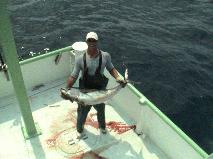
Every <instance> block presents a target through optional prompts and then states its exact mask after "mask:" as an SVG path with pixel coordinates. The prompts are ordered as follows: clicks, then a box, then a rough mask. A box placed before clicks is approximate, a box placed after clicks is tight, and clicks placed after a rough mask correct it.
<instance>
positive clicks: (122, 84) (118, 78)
mask: <svg viewBox="0 0 213 159" xmlns="http://www.w3.org/2000/svg"><path fill="white" fill-rule="evenodd" d="M116 82H118V83H119V84H120V85H121V86H122V88H124V87H125V86H126V84H127V81H126V80H123V79H122V78H121V77H120V76H118V77H117V78H116Z"/></svg>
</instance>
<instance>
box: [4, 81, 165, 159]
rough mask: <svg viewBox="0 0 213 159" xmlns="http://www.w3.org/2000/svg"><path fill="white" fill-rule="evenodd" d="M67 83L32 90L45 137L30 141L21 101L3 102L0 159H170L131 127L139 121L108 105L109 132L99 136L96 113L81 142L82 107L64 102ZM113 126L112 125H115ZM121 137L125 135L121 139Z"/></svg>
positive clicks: (39, 122) (12, 99)
mask: <svg viewBox="0 0 213 159" xmlns="http://www.w3.org/2000/svg"><path fill="white" fill-rule="evenodd" d="M64 86H65V80H59V81H55V82H54V83H51V84H46V85H45V86H44V87H41V88H39V89H38V90H34V91H29V92H28V93H29V101H30V103H31V108H32V111H33V117H34V120H35V122H37V123H38V125H39V127H40V129H41V131H42V135H40V136H38V137H34V138H31V139H29V140H25V139H24V137H23V134H22V131H21V123H22V122H21V114H20V111H19V106H18V104H17V101H16V99H15V97H11V96H9V97H7V98H4V99H0V123H1V124H0V141H1V142H0V150H1V151H0V158H1V159H14V158H16V159H19V158H20V159H44V158H45V159H67V158H68V159H72V158H73V159H74V158H76V157H80V156H81V157H82V158H101V157H103V158H110V159H118V158H122V159H130V158H131V159H167V157H166V156H165V155H164V153H162V152H161V150H160V149H158V147H157V146H155V145H154V144H153V142H152V141H150V140H149V138H148V137H144V136H143V135H141V136H138V135H137V134H135V133H134V131H133V130H132V129H130V130H128V131H126V132H125V131H124V130H125V129H128V128H130V127H131V126H132V125H134V124H135V123H133V121H131V120H129V119H128V117H127V116H124V115H123V114H121V113H119V112H117V109H116V106H110V105H106V123H107V129H108V133H107V135H103V134H100V133H99V130H98V129H97V128H96V127H97V120H96V112H95V110H94V109H92V110H91V111H90V113H89V115H88V118H87V121H86V125H85V129H86V134H87V136H88V138H87V139H84V140H77V139H76V127H75V122H76V108H77V104H76V103H71V102H69V101H65V100H62V98H61V97H60V96H59V89H60V88H61V87H64ZM110 123H111V124H110ZM119 132H120V134H119Z"/></svg>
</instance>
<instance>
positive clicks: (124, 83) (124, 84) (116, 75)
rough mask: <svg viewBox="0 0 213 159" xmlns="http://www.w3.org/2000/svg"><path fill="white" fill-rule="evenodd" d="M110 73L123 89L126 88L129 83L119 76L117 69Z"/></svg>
mask: <svg viewBox="0 0 213 159" xmlns="http://www.w3.org/2000/svg"><path fill="white" fill-rule="evenodd" d="M109 73H110V74H111V75H112V76H113V77H114V78H115V79H116V81H117V82H118V83H120V84H121V86H122V87H123V88H124V87H125V86H126V84H127V81H125V80H123V79H122V78H121V77H120V76H119V74H118V71H117V70H116V69H115V68H113V69H112V70H111V71H109Z"/></svg>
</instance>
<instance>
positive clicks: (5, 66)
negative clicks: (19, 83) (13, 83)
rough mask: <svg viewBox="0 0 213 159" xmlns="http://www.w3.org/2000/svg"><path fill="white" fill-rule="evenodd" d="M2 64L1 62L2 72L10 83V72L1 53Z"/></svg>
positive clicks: (0, 60) (0, 69)
mask: <svg viewBox="0 0 213 159" xmlns="http://www.w3.org/2000/svg"><path fill="white" fill-rule="evenodd" d="M0 62H1V64H0V71H4V75H5V77H6V79H7V81H9V80H10V78H9V74H8V71H7V65H6V64H5V62H4V60H3V57H2V55H1V53H0Z"/></svg>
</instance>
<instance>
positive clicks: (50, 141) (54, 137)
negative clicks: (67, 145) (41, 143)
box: [46, 130, 66, 148]
mask: <svg viewBox="0 0 213 159" xmlns="http://www.w3.org/2000/svg"><path fill="white" fill-rule="evenodd" d="M65 131H66V130H63V131H60V132H58V133H56V134H54V135H52V136H51V137H50V138H49V139H47V140H46V143H47V145H48V146H49V148H51V147H55V146H56V140H57V138H58V137H59V136H60V135H61V134H62V133H63V132H65Z"/></svg>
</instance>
